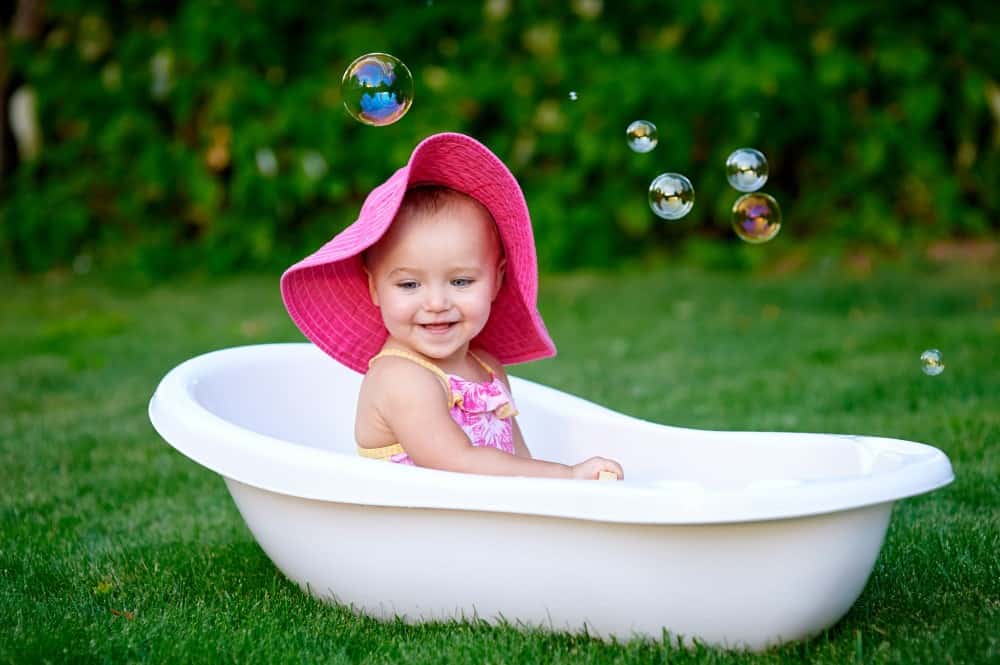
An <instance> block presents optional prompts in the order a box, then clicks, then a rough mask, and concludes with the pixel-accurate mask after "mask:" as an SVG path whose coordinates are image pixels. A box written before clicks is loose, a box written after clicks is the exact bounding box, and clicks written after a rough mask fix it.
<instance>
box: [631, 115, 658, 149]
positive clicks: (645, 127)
mask: <svg viewBox="0 0 1000 665" xmlns="http://www.w3.org/2000/svg"><path fill="white" fill-rule="evenodd" d="M625 137H626V139H627V141H628V147H630V148H632V150H634V151H635V152H649V151H650V150H652V149H653V148H655V147H656V142H657V141H658V140H659V139H658V138H657V135H656V125H654V124H653V123H651V122H650V121H648V120H636V121H635V122H633V123H632V124H630V125H629V126H628V127H627V128H626V129H625Z"/></svg>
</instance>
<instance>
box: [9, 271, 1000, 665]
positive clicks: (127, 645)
mask: <svg viewBox="0 0 1000 665" xmlns="http://www.w3.org/2000/svg"><path fill="white" fill-rule="evenodd" d="M13 286H14V288H7V289H5V296H4V301H3V303H2V304H0V311H2V314H3V315H2V317H0V339H2V342H3V343H2V345H0V516H2V518H0V662H47V661H51V662H60V661H71V662H106V661H111V662H123V661H148V662H186V661H202V662H213V663H214V662H323V661H325V662H369V663H380V662H387V663H388V662H400V663H423V662H426V663H437V662H444V661H452V662H468V663H486V662H489V663H538V662H542V661H550V662H563V663H566V662H573V663H576V662H582V663H590V662H593V663H611V662H615V663H649V662H670V663H792V662H803V661H808V662H820V663H837V664H842V663H852V662H865V663H983V662H990V661H992V662H1000V637H998V636H1000V563H998V556H997V552H998V551H1000V488H998V482H997V481H998V476H1000V454H998V444H1000V440H998V439H1000V436H998V432H1000V303H998V301H1000V271H997V269H996V267H995V266H994V267H983V266H979V267H969V268H965V269H962V268H959V267H951V268H947V269H941V268H938V269H933V268H931V267H929V266H924V267H921V268H912V267H911V268H895V269H891V270H890V269H877V270H876V271H875V272H874V274H871V275H869V276H868V277H866V278H860V277H851V276H847V275H843V274H840V268H839V267H838V266H831V265H825V266H822V265H820V266H817V267H814V268H811V269H809V270H808V271H807V272H805V273H803V274H797V275H791V276H767V275H758V276H753V275H748V274H744V273H702V272H696V271H692V270H685V269H666V270H661V271H658V272H655V273H651V274H645V275H641V274H637V273H630V274H626V275H618V276H605V275H595V274H574V275H567V276H552V277H548V278H546V279H544V280H543V284H542V294H541V309H542V312H543V314H544V316H545V318H546V321H547V323H548V326H549V329H550V332H551V333H552V335H553V338H554V339H555V340H556V342H557V344H558V345H559V349H560V354H559V356H558V357H556V358H554V359H551V360H546V361H541V362H537V363H531V364H528V365H523V366H517V367H514V368H513V373H514V374H517V375H520V376H524V377H526V378H530V379H534V380H538V381H542V382H544V383H547V384H550V385H553V386H556V387H558V388H560V389H563V390H567V391H569V392H572V393H576V394H579V395H582V396H584V397H587V398H589V399H591V400H594V401H597V402H600V403H603V404H606V405H608V406H610V407H612V408H614V409H617V410H620V411H624V412H626V413H630V414H633V415H636V416H639V417H642V418H646V419H650V420H655V421H659V422H664V423H670V424H675V425H683V426H690V427H699V428H708V429H749V430H785V431H817V432H842V433H857V434H874V435H883V436H890V437H898V438H904V439H912V440H916V441H923V442H926V443H930V444H932V445H935V446H938V447H940V448H941V449H943V450H944V451H945V452H946V453H947V454H948V456H949V457H950V458H951V460H952V463H953V465H954V468H955V472H956V481H955V482H954V484H952V485H951V486H949V487H947V488H945V489H942V490H939V491H937V492H934V493H932V494H929V495H925V496H921V497H917V498H913V499H909V500H906V501H903V502H901V503H899V504H897V506H896V510H895V514H894V516H893V520H892V523H891V526H890V529H889V533H888V535H887V539H886V543H885V547H884V548H883V551H882V553H881V555H880V557H879V559H878V562H877V564H876V566H875V570H874V572H873V574H872V577H871V579H870V580H869V582H868V585H867V587H866V589H865V591H864V593H863V594H862V596H861V598H860V599H859V600H858V602H857V603H856V604H855V606H854V607H853V608H852V609H851V611H850V612H849V613H848V615H847V616H846V617H845V618H844V619H843V620H842V621H841V622H839V623H838V624H837V625H836V626H834V627H833V628H832V629H830V630H829V631H827V633H825V634H823V635H821V636H818V637H816V638H815V639H813V640H810V641H808V642H804V643H799V644H792V645H787V646H785V647H781V648H776V649H773V650H770V651H767V652H764V653H761V654H745V653H726V652H722V651H717V650H714V649H709V648H704V647H699V648H695V649H692V650H683V649H678V648H677V647H676V645H674V644H672V643H671V642H670V641H669V640H667V641H660V642H655V643H650V642H639V641H636V642H630V643H604V642H601V641H597V640H594V639H590V638H588V637H586V636H584V635H567V634H554V635H550V634H545V633H541V632H526V631H522V630H519V629H517V628H516V627H512V626H509V625H508V626H500V627H490V626H486V625H482V624H476V623H446V624H445V623H439V624H431V625H423V626H407V625H405V624H402V623H398V622H397V623H388V624H383V623H379V622H377V621H374V620H371V619H367V618H362V617H356V616H354V615H352V614H351V613H350V612H349V611H348V610H346V609H344V608H339V607H331V606H326V605H322V604H319V603H317V602H314V601H313V600H311V599H310V598H308V597H307V596H305V595H304V594H302V593H301V592H300V591H299V590H298V589H297V588H296V587H295V586H294V585H292V584H291V583H290V582H288V581H287V580H285V579H284V578H283V577H282V576H281V575H280V573H278V572H277V570H276V569H275V568H274V567H273V566H272V564H271V563H270V561H269V560H268V559H267V558H266V556H265V555H264V554H263V552H262V551H261V550H260V549H259V548H258V547H257V545H256V543H255V542H254V540H253V538H252V537H251V535H250V533H249V531H248V530H247V529H246V527H245V526H244V524H243V522H242V520H241V519H240V516H239V514H238V513H237V511H236V508H235V507H234V505H233V503H232V501H231V500H230V498H229V495H228V494H227V492H226V489H225V487H224V485H223V483H222V481H221V480H220V479H219V478H218V477H217V476H216V475H214V474H212V473H211V472H208V471H206V470H205V469H203V468H201V467H199V466H197V465H196V464H194V463H193V462H190V461H189V460H187V459H186V458H183V457H182V456H181V455H180V454H178V453H176V452H174V450H173V449H172V448H170V447H169V446H168V445H167V444H166V443H164V442H163V441H162V440H160V438H159V437H158V436H157V435H156V433H155V432H154V431H153V429H152V428H151V426H150V424H149V422H148V420H147V416H146V405H147V401H148V399H149V397H150V395H151V393H152V392H153V389H154V387H155V386H156V383H157V381H158V380H159V379H160V378H161V377H162V376H163V374H164V373H165V372H166V371H167V370H168V369H170V368H171V367H173V366H174V365H176V364H178V363H179V362H181V361H183V360H185V359H186V358H189V357H191V356H193V355H196V354H198V353H202V352H204V351H208V350H211V349H217V348H221V347H226V346H231V345H238V344H247V343H256V342H270V341H288V340H300V339H301V337H300V335H299V333H298V331H297V330H296V329H295V328H294V327H293V325H292V324H291V322H290V321H289V320H288V318H287V316H286V315H285V312H284V309H283V307H282V305H281V302H280V299H279V296H278V292H277V281H276V276H267V277H245V278H239V279H231V280H224V281H211V282H207V281H201V280H197V279H188V280H185V281H181V282H178V283H171V284H165V285H161V286H158V287H156V288H152V289H142V288H138V287H136V288H123V287H121V286H118V287H111V286H109V285H107V284H105V283H103V282H101V281H100V279H99V278H97V277H93V276H91V277H87V278H83V279H79V278H73V277H70V276H62V277H60V276H50V277H48V278H39V279H33V280H29V281H19V282H17V283H16V284H14V285H13ZM931 347H936V348H939V349H941V351H942V352H943V354H944V359H945V362H946V365H947V369H946V370H945V372H944V373H943V374H942V375H941V376H938V377H934V378H932V377H927V376H925V375H923V374H922V373H921V371H920V367H919V356H920V353H921V352H922V351H923V350H924V349H926V348H931ZM529 444H530V442H529ZM512 556H516V548H515V547H514V546H513V544H512ZM817 556H822V553H821V552H818V553H817ZM803 592H804V593H805V592H808V590H803Z"/></svg>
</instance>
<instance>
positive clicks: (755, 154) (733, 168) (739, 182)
mask: <svg viewBox="0 0 1000 665" xmlns="http://www.w3.org/2000/svg"><path fill="white" fill-rule="evenodd" d="M726 179H727V180H729V184H730V185H732V186H733V188H734V189H738V190H739V191H741V192H755V191H757V190H758V189H760V188H761V187H763V186H764V183H765V182H767V158H766V157H764V153H762V152H761V151H760V150H754V149H753V148H740V149H739V150H735V151H733V153H732V154H731V155H729V157H728V158H727V159H726Z"/></svg>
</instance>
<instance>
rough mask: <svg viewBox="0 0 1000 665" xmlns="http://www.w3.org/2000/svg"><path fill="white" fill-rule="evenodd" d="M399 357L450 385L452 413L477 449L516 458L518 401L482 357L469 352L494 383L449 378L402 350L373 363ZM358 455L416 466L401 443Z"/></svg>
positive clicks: (389, 351)
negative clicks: (494, 449)
mask: <svg viewBox="0 0 1000 665" xmlns="http://www.w3.org/2000/svg"><path fill="white" fill-rule="evenodd" d="M390 355H391V356H399V357H401V358H407V359H409V360H412V361H414V362H416V363H418V364H420V365H421V366H423V367H426V368H427V369H429V370H431V371H432V372H434V373H435V374H437V376H438V378H439V379H441V382H442V386H444V385H447V390H448V393H449V397H448V404H449V409H448V411H449V413H450V414H451V418H452V420H454V421H455V422H456V423H458V426H459V427H461V428H462V431H463V432H465V435H466V436H467V437H469V441H470V442H471V443H472V445H473V446H477V447H488V448H496V449H498V450H502V451H504V452H505V453H510V454H511V455H513V454H514V430H513V424H512V423H513V420H512V419H513V417H514V416H516V415H517V409H516V408H515V407H514V400H513V398H512V397H511V395H510V392H508V390H507V386H506V385H504V382H503V381H501V380H500V378H499V377H498V376H497V375H496V373H495V372H494V371H493V370H492V368H490V366H489V365H487V364H486V363H484V362H483V361H482V360H480V359H479V357H478V356H477V355H476V354H474V353H472V352H471V351H470V352H469V355H471V356H472V357H473V358H475V359H476V361H477V362H478V363H479V364H480V365H482V366H483V369H485V370H486V371H487V372H488V373H489V375H490V380H489V381H488V382H485V383H480V382H478V381H469V380H467V379H463V378H462V377H460V376H456V375H454V374H445V373H444V372H443V371H442V370H441V369H440V368H439V367H437V366H435V365H433V364H431V363H429V362H427V361H426V360H424V359H423V358H421V357H419V356H417V355H414V354H411V353H407V352H406V351H402V350H400V349H386V350H385V351H382V352H381V353H379V354H378V355H376V356H375V357H374V358H372V359H371V361H369V363H368V364H369V366H370V365H371V363H373V362H375V360H376V359H378V358H381V357H383V356H390ZM358 453H359V454H361V455H363V456H364V457H374V458H377V459H388V461H390V462H395V463H396V464H410V465H413V460H411V459H410V456H409V455H407V454H406V451H404V450H403V448H402V446H400V445H399V444H398V443H395V444H390V445H388V446H383V447H381V448H361V447H358Z"/></svg>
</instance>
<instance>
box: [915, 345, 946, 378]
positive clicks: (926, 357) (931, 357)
mask: <svg viewBox="0 0 1000 665" xmlns="http://www.w3.org/2000/svg"><path fill="white" fill-rule="evenodd" d="M920 365H921V369H922V370H924V374H926V375H927V376H937V375H938V374H940V373H941V372H943V371H944V360H942V359H941V352H940V351H938V350H937V349H927V350H926V351H924V352H923V353H921V354H920Z"/></svg>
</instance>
